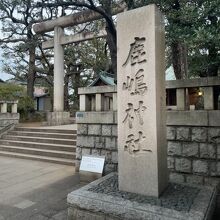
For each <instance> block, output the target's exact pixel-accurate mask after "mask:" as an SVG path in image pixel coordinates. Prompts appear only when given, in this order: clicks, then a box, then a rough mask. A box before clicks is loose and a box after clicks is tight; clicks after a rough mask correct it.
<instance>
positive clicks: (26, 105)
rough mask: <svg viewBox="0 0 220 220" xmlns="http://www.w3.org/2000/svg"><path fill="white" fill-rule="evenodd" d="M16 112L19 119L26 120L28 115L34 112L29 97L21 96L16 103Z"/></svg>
mask: <svg viewBox="0 0 220 220" xmlns="http://www.w3.org/2000/svg"><path fill="white" fill-rule="evenodd" d="M18 112H19V113H20V114H21V118H26V117H27V116H28V114H29V113H31V112H34V101H33V99H32V98H31V97H29V96H23V97H20V98H19V101H18Z"/></svg>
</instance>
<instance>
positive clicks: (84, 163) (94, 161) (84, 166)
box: [79, 156, 105, 173]
mask: <svg viewBox="0 0 220 220" xmlns="http://www.w3.org/2000/svg"><path fill="white" fill-rule="evenodd" d="M104 163H105V157H97V156H82V160H81V164H80V168H79V170H80V171H88V172H93V173H102V171H103V168H104Z"/></svg>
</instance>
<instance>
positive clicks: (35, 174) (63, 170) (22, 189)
mask: <svg viewBox="0 0 220 220" xmlns="http://www.w3.org/2000/svg"><path fill="white" fill-rule="evenodd" d="M80 186H82V184H81V185H80V184H79V176H78V175H77V174H74V167H71V166H65V165H57V164H53V163H45V162H39V161H31V160H23V159H17V158H7V157H0V220H64V219H65V220H66V219H67V210H66V209H67V205H66V197H67V194H68V193H69V192H71V191H73V190H74V189H77V188H79V187H80Z"/></svg>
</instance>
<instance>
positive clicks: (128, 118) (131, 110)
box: [123, 103, 135, 128]
mask: <svg viewBox="0 0 220 220" xmlns="http://www.w3.org/2000/svg"><path fill="white" fill-rule="evenodd" d="M125 112H126V116H125V118H124V120H123V123H126V122H128V127H129V128H133V121H134V116H135V113H134V107H133V104H132V103H128V108H127V109H126V110H125Z"/></svg>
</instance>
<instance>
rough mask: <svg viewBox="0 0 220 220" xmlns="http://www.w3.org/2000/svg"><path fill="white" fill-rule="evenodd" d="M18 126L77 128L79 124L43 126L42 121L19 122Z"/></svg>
mask: <svg viewBox="0 0 220 220" xmlns="http://www.w3.org/2000/svg"><path fill="white" fill-rule="evenodd" d="M17 126H18V127H28V128H40V129H48V128H49V129H64V130H75V129H76V128H77V124H68V125H56V126H42V124H41V123H40V122H34V123H33V122H31V123H19V124H18V125H17Z"/></svg>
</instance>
